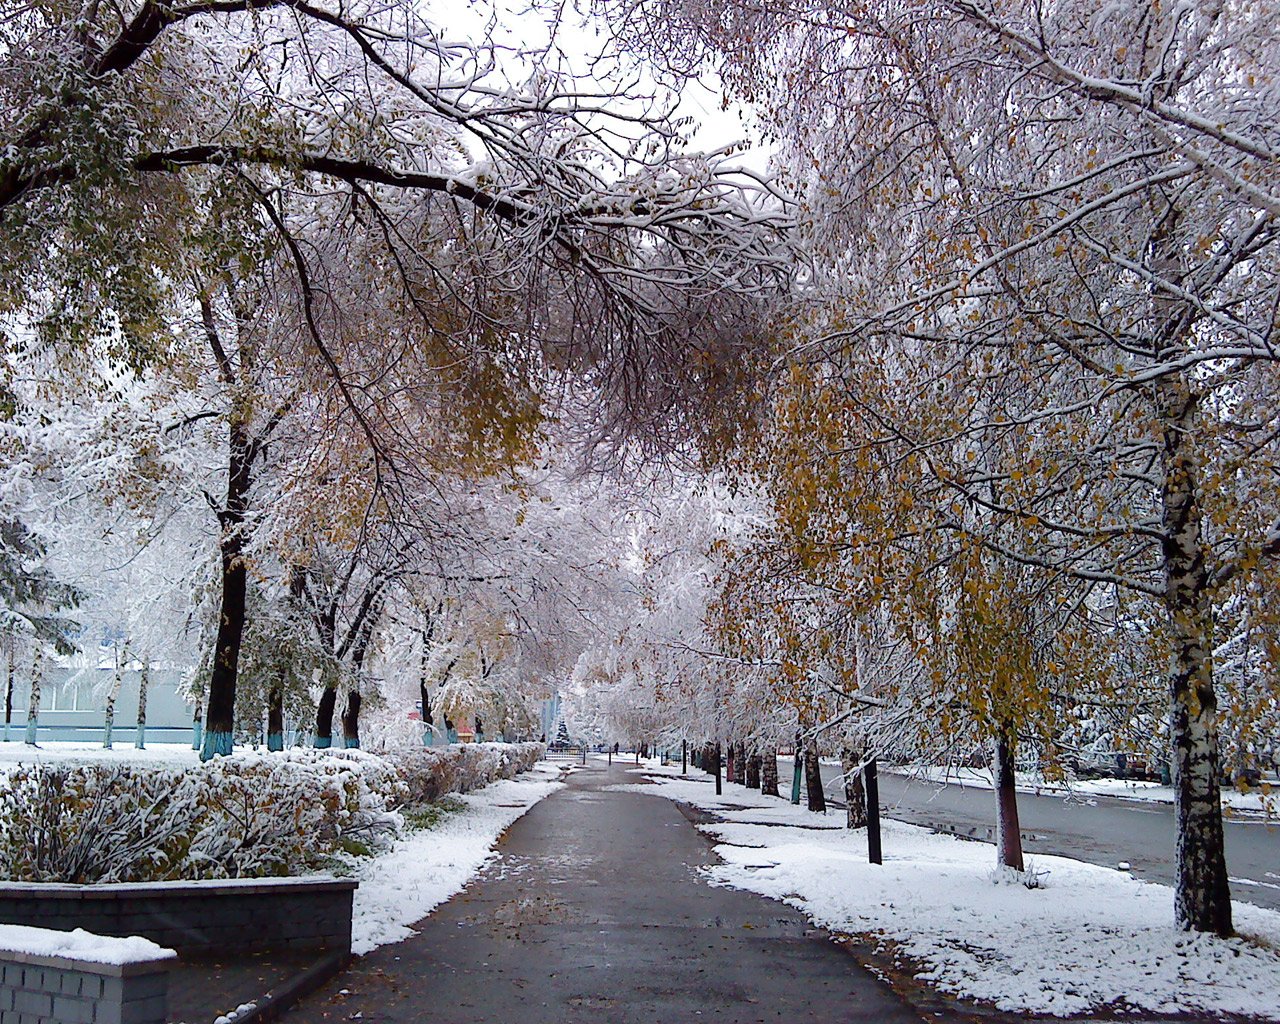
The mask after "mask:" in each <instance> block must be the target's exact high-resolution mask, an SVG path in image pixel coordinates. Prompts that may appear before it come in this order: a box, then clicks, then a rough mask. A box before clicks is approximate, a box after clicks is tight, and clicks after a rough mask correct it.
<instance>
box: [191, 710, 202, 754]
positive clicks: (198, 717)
mask: <svg viewBox="0 0 1280 1024" xmlns="http://www.w3.org/2000/svg"><path fill="white" fill-rule="evenodd" d="M203 742H204V704H203V703H202V702H201V701H198V700H197V701H196V706H195V710H194V711H193V712H192V714H191V749H192V750H199V749H200V746H201V744H203Z"/></svg>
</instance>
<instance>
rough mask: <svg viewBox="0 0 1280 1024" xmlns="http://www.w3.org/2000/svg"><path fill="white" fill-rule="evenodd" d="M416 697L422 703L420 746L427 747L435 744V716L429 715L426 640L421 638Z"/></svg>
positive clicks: (429, 698)
mask: <svg viewBox="0 0 1280 1024" xmlns="http://www.w3.org/2000/svg"><path fill="white" fill-rule="evenodd" d="M418 697H419V699H420V700H421V701H422V724H423V726H424V729H423V730H422V745H423V746H424V747H429V746H431V745H432V744H433V743H434V742H435V728H434V726H435V716H433V715H432V714H431V689H430V686H429V685H428V681H427V639H426V634H425V633H424V634H423V638H422V664H421V665H420V666H419V669H418Z"/></svg>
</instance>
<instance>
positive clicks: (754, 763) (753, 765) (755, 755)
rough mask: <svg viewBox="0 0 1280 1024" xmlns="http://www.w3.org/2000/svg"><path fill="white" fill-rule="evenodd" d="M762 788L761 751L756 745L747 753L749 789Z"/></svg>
mask: <svg viewBox="0 0 1280 1024" xmlns="http://www.w3.org/2000/svg"><path fill="white" fill-rule="evenodd" d="M759 788H760V751H759V750H757V749H756V748H755V747H753V748H752V749H751V753H750V754H748V755H747V789H759Z"/></svg>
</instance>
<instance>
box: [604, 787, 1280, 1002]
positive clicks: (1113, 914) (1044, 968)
mask: <svg viewBox="0 0 1280 1024" xmlns="http://www.w3.org/2000/svg"><path fill="white" fill-rule="evenodd" d="M644 773H645V774H646V775H647V776H648V777H649V778H650V779H651V780H652V782H653V784H644V785H636V786H625V787H617V788H623V789H626V790H630V791H634V792H642V793H650V794H655V795H661V796H665V797H668V798H670V799H673V800H677V801H681V802H684V803H689V804H692V805H694V806H697V807H700V808H702V809H704V810H708V811H713V812H715V813H716V814H717V815H718V816H719V817H721V818H723V819H724V820H723V821H720V822H716V823H714V824H708V825H703V826H700V827H701V828H702V829H703V830H704V831H705V832H707V833H708V834H709V835H712V836H714V837H715V838H716V839H717V840H719V845H717V847H716V852H717V853H718V854H719V856H720V857H721V858H722V859H723V861H724V863H723V864H720V865H717V866H715V867H713V868H710V869H708V874H709V877H710V880H711V881H712V882H714V883H716V884H721V885H728V886H732V887H735V888H741V889H746V890H749V891H751V892H756V893H759V894H761V895H764V896H771V897H773V898H775V899H779V900H783V901H784V902H786V903H789V904H791V905H793V906H795V907H797V908H799V909H800V910H802V911H803V912H804V913H806V914H807V915H808V916H809V917H810V918H811V919H812V920H813V921H814V922H815V923H817V924H819V925H822V926H823V927H827V928H830V929H832V930H835V931H842V932H849V933H854V934H862V935H869V936H871V937H872V938H873V939H875V940H877V941H878V942H879V943H880V945H881V946H882V947H884V948H887V949H889V950H891V951H893V952H894V953H895V954H896V955H900V956H903V957H905V958H908V959H909V960H910V961H911V962H913V963H915V964H917V965H919V977H920V978H921V979H923V980H926V981H928V982H929V983H930V984H932V985H934V986H936V987H938V988H939V989H942V990H943V991H945V992H949V993H951V994H953V995H956V996H963V997H971V998H974V999H979V1000H983V1001H986V1002H990V1003H993V1004H994V1005H995V1006H997V1007H998V1008H1000V1009H1002V1010H1006V1011H1011V1012H1032V1013H1046V1014H1054V1015H1059V1016H1067V1015H1070V1014H1082V1013H1088V1012H1091V1011H1096V1010H1098V1009H1100V1008H1103V1007H1108V1008H1129V1009H1133V1010H1140V1011H1146V1012H1154V1013H1165V1014H1170V1013H1179V1012H1187V1013H1197V1012H1198V1013H1238V1014H1250V1015H1257V1016H1260V1017H1264V1018H1276V1017H1277V1016H1280V1014H1278V1013H1277V1006H1276V1001H1275V993H1276V992H1280V914H1277V913H1275V912H1273V911H1268V910H1263V909H1261V908H1258V907H1254V906H1251V905H1249V904H1244V903H1236V904H1235V918H1236V927H1237V928H1238V929H1239V931H1240V933H1241V936H1243V937H1241V938H1237V939H1228V940H1224V939H1218V938H1216V937H1213V936H1202V935H1196V936H1192V935H1189V934H1188V933H1186V932H1182V931H1179V930H1177V929H1176V928H1174V926H1173V893H1172V890H1171V889H1169V888H1168V887H1167V886H1162V885H1154V884H1151V883H1147V882H1141V881H1138V880H1137V879H1135V878H1133V877H1132V876H1130V875H1128V874H1126V873H1121V872H1117V871H1114V870H1109V869H1107V868H1101V867H1096V866H1094V865H1090V864H1084V863H1082V862H1080V861H1076V860H1071V859H1068V858H1064V857H1036V858H1034V865H1033V871H1035V872H1044V873H1045V874H1044V875H1043V877H1042V879H1041V881H1042V883H1043V886H1044V887H1043V888H1039V889H1027V888H1026V887H1025V886H1023V885H1021V884H1018V883H1016V882H1013V883H1010V882H1008V881H1004V880H1001V879H1000V878H999V876H998V875H997V873H996V872H995V871H994V870H993V868H994V853H993V850H992V847H991V846H989V845H986V844H981V843H971V842H965V841H962V840H959V839H955V838H953V837H951V836H943V835H936V834H933V833H931V832H928V831H927V830H925V829H921V828H917V827H915V826H912V825H907V824H903V823H900V822H894V821H887V822H885V823H884V827H883V840H884V860H885V863H884V864H883V865H880V866H876V865H871V864H868V863H867V848H866V831H865V830H863V829H860V830H857V831H856V832H849V831H847V830H845V829H844V828H842V827H841V825H842V822H843V814H842V813H833V814H829V815H826V816H825V817H824V816H821V815H816V814H811V813H809V812H808V811H807V810H803V809H801V808H800V807H795V806H792V805H791V804H790V803H787V802H785V801H783V800H778V799H777V798H773V797H763V796H761V795H760V793H758V792H752V791H750V790H746V789H744V788H742V787H740V786H736V785H725V787H724V794H723V796H721V797H716V796H715V794H714V792H713V790H712V784H711V781H710V780H709V779H708V780H705V781H704V780H703V779H702V778H701V777H699V778H696V779H695V778H691V779H688V780H681V779H679V778H678V777H677V778H672V777H671V776H672V775H673V774H675V775H677V776H678V769H675V770H672V769H666V770H663V769H654V768H648V769H646V770H644Z"/></svg>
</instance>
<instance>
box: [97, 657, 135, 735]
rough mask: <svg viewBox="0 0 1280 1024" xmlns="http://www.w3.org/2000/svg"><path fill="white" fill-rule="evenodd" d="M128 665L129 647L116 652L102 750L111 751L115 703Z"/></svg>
mask: <svg viewBox="0 0 1280 1024" xmlns="http://www.w3.org/2000/svg"><path fill="white" fill-rule="evenodd" d="M128 663H129V647H128V645H127V644H126V645H125V648H124V650H123V651H120V650H117V651H116V674H115V676H114V678H113V679H112V680H111V689H110V690H109V691H108V692H107V713H106V716H105V718H104V720H103V728H102V748H103V749H104V750H110V749H111V731H112V729H114V728H115V724H116V701H117V700H119V699H120V687H121V686H122V685H124V668H125V665H127V664H128Z"/></svg>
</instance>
